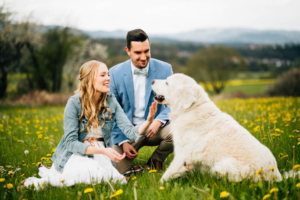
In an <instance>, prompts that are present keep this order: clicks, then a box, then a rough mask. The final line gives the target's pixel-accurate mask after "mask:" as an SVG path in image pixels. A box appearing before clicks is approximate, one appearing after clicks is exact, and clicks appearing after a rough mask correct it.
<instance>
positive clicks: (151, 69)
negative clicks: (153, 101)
mask: <svg viewBox="0 0 300 200" xmlns="http://www.w3.org/2000/svg"><path fill="white" fill-rule="evenodd" d="M155 71H156V66H155V64H154V62H153V61H152V59H150V64H149V71H148V76H147V80H146V92H145V93H146V94H145V111H146V110H147V106H148V103H149V100H150V96H151V91H152V88H151V85H152V80H153V79H155V78H156V76H157V73H155ZM145 114H146V112H145Z"/></svg>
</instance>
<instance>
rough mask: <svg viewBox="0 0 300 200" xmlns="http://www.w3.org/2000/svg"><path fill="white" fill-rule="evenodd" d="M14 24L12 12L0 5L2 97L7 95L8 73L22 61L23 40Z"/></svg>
mask: <svg viewBox="0 0 300 200" xmlns="http://www.w3.org/2000/svg"><path fill="white" fill-rule="evenodd" d="M14 26H16V25H13V24H12V21H11V13H10V12H9V11H5V10H4V7H3V6H1V7H0V99H1V98H3V97H4V96H5V93H6V89H7V75H8V73H10V72H11V71H13V70H14V69H15V68H16V67H17V66H18V63H19V61H20V52H21V48H22V45H23V44H22V41H20V40H19V39H18V33H17V32H16V31H15V27H14Z"/></svg>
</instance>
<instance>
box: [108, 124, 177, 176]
mask: <svg viewBox="0 0 300 200" xmlns="http://www.w3.org/2000/svg"><path fill="white" fill-rule="evenodd" d="M130 144H131V145H132V146H133V147H134V148H135V150H136V151H137V152H138V151H139V150H140V149H141V148H142V147H144V146H157V145H158V147H157V148H156V149H155V151H154V152H153V154H152V155H151V157H150V158H149V160H157V161H160V162H164V161H165V159H166V158H167V156H168V155H169V154H171V153H172V152H173V137H172V135H171V133H170V124H168V125H166V126H164V127H163V128H160V129H159V130H158V131H157V133H156V134H155V135H154V136H153V137H152V138H146V137H142V138H140V139H139V140H138V141H137V142H134V141H130ZM113 149H114V150H116V151H117V152H118V153H120V154H123V148H122V147H121V146H118V145H113ZM133 162H134V159H129V158H127V157H126V158H124V159H123V160H122V161H121V162H119V163H117V162H116V168H117V170H118V171H119V172H120V173H121V174H123V173H125V172H126V171H128V170H129V169H130V168H131V167H132V166H133Z"/></svg>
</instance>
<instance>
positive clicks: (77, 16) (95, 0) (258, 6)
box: [0, 0, 300, 34]
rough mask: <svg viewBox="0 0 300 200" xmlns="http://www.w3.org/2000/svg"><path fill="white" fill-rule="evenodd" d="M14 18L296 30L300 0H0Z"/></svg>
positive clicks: (166, 30)
mask: <svg viewBox="0 0 300 200" xmlns="http://www.w3.org/2000/svg"><path fill="white" fill-rule="evenodd" d="M3 4H4V5H5V7H6V8H8V9H9V10H10V11H12V12H14V13H15V14H14V19H15V20H17V21H20V20H26V19H29V20H31V21H34V22H37V23H40V24H44V25H62V26H71V27H74V28H78V29H82V30H92V31H93V30H105V31H113V30H120V29H121V30H125V31H128V30H132V29H135V28H141V29H143V30H145V31H146V32H147V33H150V34H172V33H180V32H187V31H191V30H196V29H207V28H253V29H258V30H295V31H300V0H150V1H142V0H0V5H3Z"/></svg>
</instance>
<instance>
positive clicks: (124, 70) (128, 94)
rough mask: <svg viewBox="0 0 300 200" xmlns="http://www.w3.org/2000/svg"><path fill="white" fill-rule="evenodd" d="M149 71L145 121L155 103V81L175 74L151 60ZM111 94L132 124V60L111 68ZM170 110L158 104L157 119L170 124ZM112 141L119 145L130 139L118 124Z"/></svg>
mask: <svg viewBox="0 0 300 200" xmlns="http://www.w3.org/2000/svg"><path fill="white" fill-rule="evenodd" d="M149 62H150V63H149V71H148V77H147V81H146V92H145V115H144V118H145V120H146V119H147V116H148V113H149V107H150V106H151V104H152V102H153V101H154V96H155V95H154V93H153V91H152V89H151V85H152V83H151V82H152V80H153V79H166V78H167V77H168V76H170V75H172V74H173V71H172V66H171V65H170V64H168V63H166V62H163V61H160V60H156V59H153V58H151V59H150V61H149ZM109 73H110V78H111V80H110V84H109V87H110V92H111V93H113V94H114V95H115V97H116V99H117V101H118V102H119V104H120V105H121V107H122V108H123V110H124V112H125V114H126V115H127V117H128V119H129V120H130V121H131V122H132V118H133V113H134V86H133V77H132V71H131V59H129V60H127V61H125V62H123V63H120V64H118V65H115V66H114V67H112V68H110V70H109ZM169 113H170V108H168V107H167V106H166V105H163V104H158V106H157V113H156V116H155V119H160V120H164V121H167V123H168V122H169V116H168V114H169ZM111 139H112V143H113V144H118V143H120V142H122V141H124V140H128V138H127V137H126V136H125V135H124V134H123V133H122V131H121V130H120V129H119V128H118V126H117V125H116V123H114V124H113V129H112V133H111Z"/></svg>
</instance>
